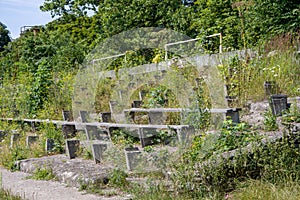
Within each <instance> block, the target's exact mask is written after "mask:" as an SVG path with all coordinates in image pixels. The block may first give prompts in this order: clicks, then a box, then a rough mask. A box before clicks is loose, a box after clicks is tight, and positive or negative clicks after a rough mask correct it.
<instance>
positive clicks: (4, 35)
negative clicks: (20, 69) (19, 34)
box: [0, 22, 11, 52]
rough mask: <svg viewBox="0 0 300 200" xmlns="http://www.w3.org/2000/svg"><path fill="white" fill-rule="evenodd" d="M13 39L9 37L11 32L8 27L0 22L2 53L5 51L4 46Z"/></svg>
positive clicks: (0, 47) (0, 46)
mask: <svg viewBox="0 0 300 200" xmlns="http://www.w3.org/2000/svg"><path fill="white" fill-rule="evenodd" d="M9 42H11V39H10V37H9V30H7V26H6V25H5V24H3V23H1V22H0V52H1V51H3V50H4V46H6V45H7V44H8V43H9Z"/></svg>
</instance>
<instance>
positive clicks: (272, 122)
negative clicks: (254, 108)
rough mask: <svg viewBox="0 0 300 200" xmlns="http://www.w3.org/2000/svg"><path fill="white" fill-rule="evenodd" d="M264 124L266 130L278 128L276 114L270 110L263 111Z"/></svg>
mask: <svg viewBox="0 0 300 200" xmlns="http://www.w3.org/2000/svg"><path fill="white" fill-rule="evenodd" d="M264 126H265V130H266V131H276V130H278V125H277V122H276V116H275V115H273V114H272V112H271V111H270V110H269V111H268V112H266V113H264Z"/></svg>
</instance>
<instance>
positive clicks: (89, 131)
mask: <svg viewBox="0 0 300 200" xmlns="http://www.w3.org/2000/svg"><path fill="white" fill-rule="evenodd" d="M85 133H86V138H87V140H107V141H108V140H110V138H109V135H108V133H107V131H105V130H101V129H98V127H97V126H92V125H86V126H85Z"/></svg>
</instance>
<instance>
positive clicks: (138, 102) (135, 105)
mask: <svg viewBox="0 0 300 200" xmlns="http://www.w3.org/2000/svg"><path fill="white" fill-rule="evenodd" d="M142 103H143V101H141V100H134V101H133V102H132V104H131V107H132V108H141V107H142Z"/></svg>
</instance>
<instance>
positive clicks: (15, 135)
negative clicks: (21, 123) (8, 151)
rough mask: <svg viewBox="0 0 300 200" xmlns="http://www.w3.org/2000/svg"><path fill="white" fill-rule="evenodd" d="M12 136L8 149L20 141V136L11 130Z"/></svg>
mask: <svg viewBox="0 0 300 200" xmlns="http://www.w3.org/2000/svg"><path fill="white" fill-rule="evenodd" d="M12 132H13V133H12V135H11V136H10V148H13V147H14V145H15V144H17V143H18V142H19V140H20V137H21V134H19V133H17V131H16V130H12Z"/></svg>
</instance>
